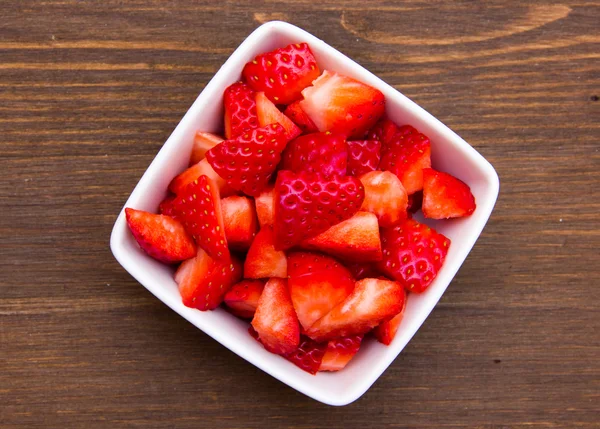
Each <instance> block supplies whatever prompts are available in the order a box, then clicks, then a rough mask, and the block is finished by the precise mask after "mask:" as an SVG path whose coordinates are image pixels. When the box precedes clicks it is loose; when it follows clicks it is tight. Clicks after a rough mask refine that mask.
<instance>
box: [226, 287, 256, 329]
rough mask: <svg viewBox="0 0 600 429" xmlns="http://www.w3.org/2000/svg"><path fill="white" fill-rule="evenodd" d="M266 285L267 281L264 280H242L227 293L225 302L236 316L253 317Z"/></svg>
mask: <svg viewBox="0 0 600 429" xmlns="http://www.w3.org/2000/svg"><path fill="white" fill-rule="evenodd" d="M264 287H265V282H263V281H262V280H242V281H241V282H239V283H237V284H235V285H233V286H232V287H231V289H229V291H228V292H227V293H226V294H225V298H224V301H225V304H227V307H229V310H230V311H231V313H233V314H235V315H236V316H238V317H241V318H243V319H252V318H253V317H254V313H255V312H256V307H257V306H258V300H259V298H260V295H261V294H262V291H263V289H264Z"/></svg>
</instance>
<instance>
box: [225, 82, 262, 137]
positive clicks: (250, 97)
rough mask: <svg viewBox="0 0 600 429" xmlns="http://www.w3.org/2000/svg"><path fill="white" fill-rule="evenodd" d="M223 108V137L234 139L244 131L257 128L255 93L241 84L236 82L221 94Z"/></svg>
mask: <svg viewBox="0 0 600 429" xmlns="http://www.w3.org/2000/svg"><path fill="white" fill-rule="evenodd" d="M223 105H224V106H225V137H226V138H227V139H228V140H229V139H235V138H237V137H238V136H240V135H242V134H243V133H245V132H246V131H249V130H252V129H254V128H258V116H257V113H256V101H255V93H254V91H252V89H251V88H250V87H249V86H248V85H246V84H245V83H243V82H236V83H234V84H232V85H230V86H229V87H227V89H226V90H225V92H224V93H223Z"/></svg>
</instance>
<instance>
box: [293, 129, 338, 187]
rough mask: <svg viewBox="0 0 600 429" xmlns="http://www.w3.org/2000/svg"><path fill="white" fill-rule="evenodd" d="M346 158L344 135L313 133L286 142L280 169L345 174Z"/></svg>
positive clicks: (325, 174) (330, 174)
mask: <svg viewBox="0 0 600 429" xmlns="http://www.w3.org/2000/svg"><path fill="white" fill-rule="evenodd" d="M347 159H348V151H347V147H346V139H345V138H344V136H342V135H340V134H332V133H330V132H326V133H313V134H307V135H304V136H300V137H298V138H297V139H294V140H292V141H291V142H289V143H288V145H287V146H286V148H285V150H284V151H283V154H282V155H281V160H282V166H281V169H282V170H290V171H293V172H294V173H299V172H301V171H307V172H309V173H320V174H323V175H324V176H326V177H330V176H334V175H337V176H345V175H346V162H347Z"/></svg>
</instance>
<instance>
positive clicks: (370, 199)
mask: <svg viewBox="0 0 600 429" xmlns="http://www.w3.org/2000/svg"><path fill="white" fill-rule="evenodd" d="M359 179H360V181H361V182H362V184H363V186H364V187H365V200H364V201H363V203H362V206H361V208H360V209H361V210H364V211H368V212H371V213H373V214H374V215H375V216H377V220H378V221H379V226H380V227H382V228H385V227H388V226H392V225H395V224H397V223H398V222H399V221H400V220H402V219H406V208H407V206H408V195H406V190H405V189H404V186H402V182H400V179H398V177H396V175H395V174H393V173H390V172H389V171H371V172H370V173H367V174H364V175H362V176H360V177H359Z"/></svg>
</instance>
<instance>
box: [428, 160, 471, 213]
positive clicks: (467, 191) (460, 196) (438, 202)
mask: <svg viewBox="0 0 600 429" xmlns="http://www.w3.org/2000/svg"><path fill="white" fill-rule="evenodd" d="M474 211H475V197H473V194H472V193H471V188H469V186H468V185H467V184H466V183H465V182H463V181H462V180H459V179H457V178H456V177H454V176H452V175H450V174H448V173H442V172H440V171H435V170H433V169H431V168H426V169H424V170H423V215H425V217H428V218H432V219H449V218H453V217H463V216H469V215H470V214H472V213H473V212H474Z"/></svg>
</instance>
